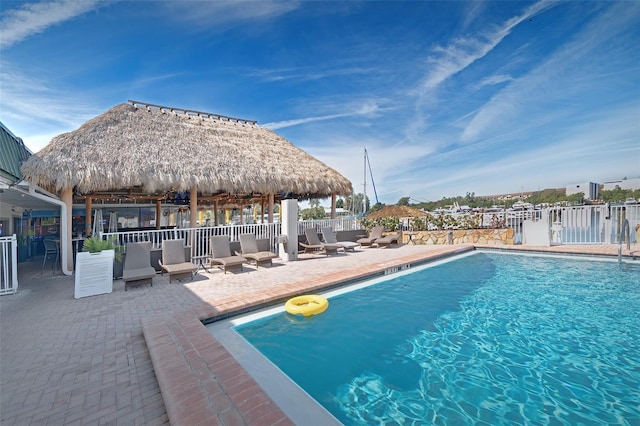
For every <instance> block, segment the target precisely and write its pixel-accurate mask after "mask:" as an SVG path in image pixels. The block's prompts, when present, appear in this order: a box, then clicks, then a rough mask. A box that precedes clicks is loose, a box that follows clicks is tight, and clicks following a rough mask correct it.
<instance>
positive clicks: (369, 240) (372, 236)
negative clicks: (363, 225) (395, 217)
mask: <svg viewBox="0 0 640 426" xmlns="http://www.w3.org/2000/svg"><path fill="white" fill-rule="evenodd" d="M383 231H384V227H382V226H374V227H373V228H371V231H370V232H369V236H368V237H365V238H360V239H359V240H357V241H356V242H357V243H358V244H360V245H361V246H363V247H364V246H371V245H372V244H373V243H374V242H375V241H376V240H377V239H378V238H382V232H383Z"/></svg>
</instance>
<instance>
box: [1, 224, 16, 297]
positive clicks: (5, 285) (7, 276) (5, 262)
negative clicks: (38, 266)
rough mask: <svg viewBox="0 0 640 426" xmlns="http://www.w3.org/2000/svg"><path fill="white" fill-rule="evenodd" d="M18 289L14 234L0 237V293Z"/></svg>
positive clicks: (14, 291)
mask: <svg viewBox="0 0 640 426" xmlns="http://www.w3.org/2000/svg"><path fill="white" fill-rule="evenodd" d="M17 291H18V240H17V238H16V235H15V234H13V235H12V236H10V237H0V295H5V294H15V293H16V292H17Z"/></svg>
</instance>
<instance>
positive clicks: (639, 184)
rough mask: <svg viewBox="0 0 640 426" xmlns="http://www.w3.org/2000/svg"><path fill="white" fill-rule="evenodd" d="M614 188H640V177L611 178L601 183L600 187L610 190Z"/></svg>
mask: <svg viewBox="0 0 640 426" xmlns="http://www.w3.org/2000/svg"><path fill="white" fill-rule="evenodd" d="M616 188H620V189H630V190H636V189H640V178H636V179H620V180H612V181H610V182H605V183H603V184H602V189H603V190H605V191H612V190H614V189H616Z"/></svg>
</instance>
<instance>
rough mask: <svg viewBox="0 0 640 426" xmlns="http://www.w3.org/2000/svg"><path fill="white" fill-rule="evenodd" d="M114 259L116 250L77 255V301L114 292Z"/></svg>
mask: <svg viewBox="0 0 640 426" xmlns="http://www.w3.org/2000/svg"><path fill="white" fill-rule="evenodd" d="M114 257H115V251H114V250H103V251H101V252H100V253H89V252H86V251H81V252H79V253H78V254H77V255H76V289H75V298H76V299H80V298H81V297H87V296H95V295H97V294H105V293H111V292H112V291H113V260H114Z"/></svg>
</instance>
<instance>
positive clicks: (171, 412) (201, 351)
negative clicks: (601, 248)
mask: <svg viewBox="0 0 640 426" xmlns="http://www.w3.org/2000/svg"><path fill="white" fill-rule="evenodd" d="M476 249H480V250H484V249H492V250H498V251H512V252H513V251H521V252H540V253H544V254H556V255H557V254H574V255H587V256H589V255H591V253H585V252H584V250H583V251H581V252H577V251H571V250H569V251H567V250H553V251H550V250H548V248H523V247H511V246H485V245H471V244H469V245H458V246H443V247H442V249H441V250H438V251H435V252H424V253H417V254H412V255H408V256H404V257H400V258H395V259H390V260H388V261H384V262H378V263H373V264H369V265H363V266H361V267H357V268H351V269H347V270H343V271H338V272H331V273H327V274H322V275H318V276H317V277H315V278H313V279H307V280H304V281H296V282H293V283H288V284H284V285H282V286H279V287H277V288H274V289H270V290H266V291H265V290H262V291H254V292H247V293H242V294H238V295H236V296H231V297H227V298H223V299H219V300H212V301H205V300H203V301H202V303H200V304H198V305H196V306H193V307H192V308H191V309H189V310H188V311H173V312H167V313H164V314H161V315H156V316H152V317H148V318H145V319H143V320H142V321H141V322H142V331H143V335H144V338H145V341H146V343H147V347H148V350H149V354H150V357H151V362H152V364H153V368H154V371H155V374H156V377H157V380H158V383H159V386H160V391H161V394H162V398H163V401H164V403H165V407H166V411H167V415H168V417H169V421H170V423H171V424H172V425H197V424H207V425H213V424H218V425H293V424H294V423H293V422H292V420H291V419H290V418H289V417H287V415H286V414H285V413H284V412H283V411H282V410H281V409H280V407H279V406H278V405H277V404H276V403H275V402H274V401H273V400H272V399H271V397H270V396H269V395H268V394H267V393H266V391H265V390H264V389H263V388H262V387H260V386H259V385H258V383H257V382H256V381H255V380H254V379H253V377H251V375H250V374H249V373H248V372H247V371H246V370H245V369H244V368H243V367H242V366H241V365H240V362H239V361H238V360H236V359H235V358H234V356H233V354H231V353H230V352H228V351H227V349H226V348H225V347H224V346H223V345H222V344H221V343H220V342H219V341H218V340H217V339H216V338H215V337H214V336H212V335H211V333H210V332H209V330H207V328H206V327H205V324H209V323H212V322H215V321H218V320H222V319H226V318H230V317H233V316H236V315H240V314H245V313H248V312H251V311H255V310H259V309H263V308H265V307H267V306H271V305H274V304H277V303H282V302H284V301H285V300H287V299H289V298H290V297H293V296H296V295H300V294H303V293H310V292H318V291H321V290H322V291H326V290H330V289H332V288H335V287H338V286H343V285H348V284H350V283H354V282H357V281H361V280H365V279H369V278H373V277H376V276H381V275H385V274H388V273H393V272H397V271H399V270H401V269H403V268H405V267H407V265H408V266H417V265H421V264H425V263H429V262H433V261H437V260H441V259H443V258H447V257H452V256H456V255H458V254H462V253H466V252H469V251H474V250H476ZM545 249H546V250H545ZM593 254H597V253H593ZM609 257H611V255H609ZM625 257H627V256H625Z"/></svg>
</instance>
